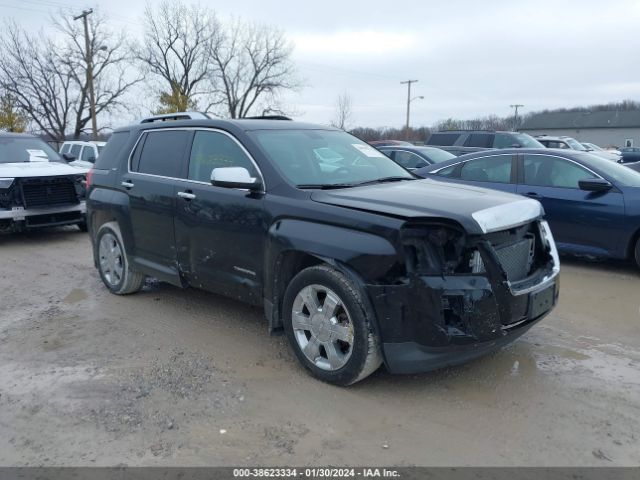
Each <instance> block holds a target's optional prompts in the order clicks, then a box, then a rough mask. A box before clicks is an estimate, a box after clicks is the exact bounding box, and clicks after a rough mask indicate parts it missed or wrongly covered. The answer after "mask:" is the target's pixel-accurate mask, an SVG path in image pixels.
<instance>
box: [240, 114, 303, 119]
mask: <svg viewBox="0 0 640 480" xmlns="http://www.w3.org/2000/svg"><path fill="white" fill-rule="evenodd" d="M243 118H244V119H246V120H293V118H289V117H285V116H284V115H259V116H257V117H243Z"/></svg>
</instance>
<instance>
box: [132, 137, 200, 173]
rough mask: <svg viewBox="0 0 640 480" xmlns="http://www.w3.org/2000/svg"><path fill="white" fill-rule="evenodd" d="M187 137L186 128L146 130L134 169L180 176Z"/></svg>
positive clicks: (140, 171)
mask: <svg viewBox="0 0 640 480" xmlns="http://www.w3.org/2000/svg"><path fill="white" fill-rule="evenodd" d="M189 137H190V132H188V131H186V130H158V131H152V132H148V133H147V134H146V139H144V145H143V147H142V151H141V153H140V159H139V160H138V165H137V167H138V168H137V169H136V171H137V172H139V173H146V174H148V175H160V176H162V177H173V178H177V177H180V176H181V175H180V171H181V169H182V161H183V159H184V154H185V151H186V148H187V143H188V141H189Z"/></svg>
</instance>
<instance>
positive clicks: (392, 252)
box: [265, 220, 398, 283]
mask: <svg viewBox="0 0 640 480" xmlns="http://www.w3.org/2000/svg"><path fill="white" fill-rule="evenodd" d="M287 250H295V251H300V252H304V253H307V254H309V255H313V256H316V257H321V258H329V259H333V260H336V261H338V262H341V263H343V264H345V265H348V266H349V267H350V268H352V269H353V270H354V271H356V272H357V273H358V275H360V276H361V277H362V278H363V279H364V280H365V281H367V282H375V281H376V280H378V279H379V278H382V277H384V275H385V274H386V273H387V272H388V271H389V270H390V269H391V268H392V267H393V266H394V265H395V264H396V263H397V262H398V254H397V251H396V248H395V247H394V246H393V244H392V243H391V242H390V241H389V240H387V239H385V238H383V237H381V236H379V235H374V234H372V233H367V232H362V231H358V230H352V229H350V228H346V227H340V226H335V225H327V224H321V223H313V222H306V221H303V220H279V221H277V222H276V223H274V224H273V225H272V226H271V228H270V229H269V235H268V247H267V255H266V256H265V261H266V265H265V272H272V269H273V266H274V265H275V263H276V260H277V258H278V256H280V255H281V254H282V252H284V251H287ZM267 278H269V277H267ZM267 283H268V282H267Z"/></svg>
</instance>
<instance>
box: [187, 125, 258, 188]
mask: <svg viewBox="0 0 640 480" xmlns="http://www.w3.org/2000/svg"><path fill="white" fill-rule="evenodd" d="M222 167H243V168H246V169H247V171H248V172H249V175H251V176H252V177H255V176H257V172H256V169H255V167H254V166H253V163H252V162H251V160H250V159H249V157H248V156H247V154H246V153H245V152H244V150H242V148H241V147H240V145H238V143H236V142H235V141H234V140H233V139H232V138H230V137H229V136H228V135H225V134H224V133H220V132H205V131H198V132H196V133H195V135H194V138H193V146H192V147H191V156H190V158H189V176H188V178H189V180H197V181H199V182H205V183H209V182H210V181H211V172H212V171H213V169H214V168H222Z"/></svg>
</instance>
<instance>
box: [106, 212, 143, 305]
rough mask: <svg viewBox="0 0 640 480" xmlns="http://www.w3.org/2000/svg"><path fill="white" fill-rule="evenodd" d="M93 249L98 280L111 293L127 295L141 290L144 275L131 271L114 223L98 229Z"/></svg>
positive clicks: (120, 237) (118, 230)
mask: <svg viewBox="0 0 640 480" xmlns="http://www.w3.org/2000/svg"><path fill="white" fill-rule="evenodd" d="M95 248H96V249H97V256H98V272H99V273H100V278H101V279H102V282H103V283H104V284H105V286H106V287H107V288H108V289H109V290H110V291H111V292H112V293H115V294H116V295H128V294H130V293H135V292H137V291H139V290H140V289H141V288H142V286H143V285H144V280H145V275H144V274H142V273H140V272H136V271H134V270H132V269H131V267H130V265H129V261H128V260H127V254H126V251H125V249H124V244H123V242H122V236H121V235H120V229H119V228H118V225H117V224H116V223H108V224H106V225H103V226H102V227H101V228H100V230H99V231H98V235H97V237H96V242H95Z"/></svg>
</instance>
